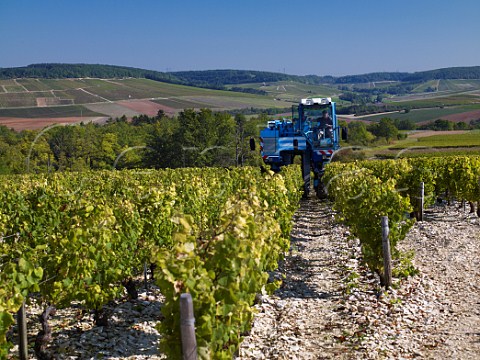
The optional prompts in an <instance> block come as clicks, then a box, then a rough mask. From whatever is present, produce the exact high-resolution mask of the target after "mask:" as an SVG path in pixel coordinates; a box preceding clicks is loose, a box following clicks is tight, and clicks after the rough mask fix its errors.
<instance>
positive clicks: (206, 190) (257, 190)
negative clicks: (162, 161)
mask: <svg viewBox="0 0 480 360" xmlns="http://www.w3.org/2000/svg"><path fill="white" fill-rule="evenodd" d="M299 174H300V171H298V169H297V168H296V167H293V168H285V170H284V171H283V172H282V174H281V175H280V174H276V175H273V174H272V173H268V174H262V173H261V172H260V170H259V169H257V168H238V169H212V168H209V169H178V170H168V169H167V170H159V171H153V170H152V171H138V170H137V171H115V172H111V171H110V172H106V171H105V172H89V173H60V174H52V175H28V176H9V177H3V178H2V182H1V184H0V204H2V205H1V207H0V235H2V234H3V238H2V241H1V242H0V283H1V284H2V287H1V288H0V358H2V357H5V356H6V355H7V354H8V350H9V348H10V347H11V344H9V343H8V342H7V339H6V333H7V331H8V329H9V328H10V327H11V325H12V324H13V322H14V321H13V316H12V315H13V314H14V313H15V312H16V311H17V310H18V309H19V307H20V306H21V304H22V302H23V301H24V300H25V299H28V294H29V293H32V292H36V293H38V295H39V296H40V298H41V300H42V301H43V303H45V304H47V303H50V304H53V305H55V306H56V307H57V308H62V307H68V306H70V304H71V303H72V302H74V301H75V302H80V303H81V304H82V305H83V306H84V307H85V308H86V309H93V310H97V311H99V310H101V308H102V306H103V305H104V304H106V303H107V302H108V301H110V300H112V299H114V298H117V297H119V296H121V294H122V293H123V291H124V290H123V287H122V282H125V281H126V280H128V279H130V278H132V277H134V276H135V275H136V274H137V273H138V270H139V269H142V267H143V264H144V263H145V262H150V263H155V264H156V265H157V274H156V275H157V283H158V285H159V286H160V289H161V291H162V293H163V294H164V295H165V297H166V300H165V304H164V306H163V308H162V312H163V314H164V315H165V320H163V321H162V323H161V324H160V325H159V330H160V331H161V332H162V340H161V347H162V350H163V351H164V353H166V354H167V356H168V357H169V358H180V351H181V350H180V332H179V331H180V326H179V321H180V316H179V307H178V303H179V296H180V294H181V293H182V292H189V293H191V294H192V297H193V301H194V311H195V316H196V319H197V320H196V328H197V342H198V352H199V355H200V357H201V358H225V359H226V358H231V357H232V354H233V353H234V352H235V351H236V349H237V348H238V344H239V342H240V338H241V334H242V333H244V332H245V331H247V330H248V329H249V327H250V326H251V320H252V311H253V310H252V309H251V305H252V303H253V300H254V298H255V295H256V294H257V293H259V292H261V291H262V290H272V289H273V288H274V287H275V286H276V285H275V284H274V283H272V284H270V283H268V271H270V270H273V269H275V268H276V267H277V265H278V260H279V259H280V258H281V257H282V256H283V254H284V253H285V251H287V250H288V247H289V233H290V229H291V226H292V224H291V219H292V214H293V212H294V211H295V210H296V208H297V207H298V202H299V199H300V196H301V193H300V190H299V189H300V188H301V176H300V175H299ZM11 235H14V236H11Z"/></svg>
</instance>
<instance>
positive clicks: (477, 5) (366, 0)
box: [0, 0, 480, 76]
mask: <svg viewBox="0 0 480 360" xmlns="http://www.w3.org/2000/svg"><path fill="white" fill-rule="evenodd" d="M479 15H480V1H478V0H459V1H446V0H416V1H413V0H395V1H393V0H383V1H380V0H363V1H362V0H337V1H336V0H330V1H324V0H317V1H315V0H310V1H296V0H290V1H287V0H237V1H228V0H223V1H220V0H218V1H217V0H197V1H193V0H184V1H182V0H169V1H164V0H156V1H154V0H135V1H134V0H132V1H122V0H117V1H114V0H81V1H77V0H75V1H74V0H0V67H15V66H25V65H28V64H32V63H39V62H62V63H94V64H112V65H124V66H132V67H139V68H144V69H151V70H159V71H180V70H214V69H240V70H261V71H274V72H285V73H287V74H298V75H305V74H316V75H334V76H339V75H349V74H363V73H369V72H376V71H407V72H415V71H423V70H432V69H438V68H443V67H451V66H477V65H480V20H479Z"/></svg>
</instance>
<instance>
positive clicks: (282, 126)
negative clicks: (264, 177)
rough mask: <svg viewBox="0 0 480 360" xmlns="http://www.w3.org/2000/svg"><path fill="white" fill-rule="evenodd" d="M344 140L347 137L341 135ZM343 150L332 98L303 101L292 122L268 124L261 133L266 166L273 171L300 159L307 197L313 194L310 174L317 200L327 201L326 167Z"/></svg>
mask: <svg viewBox="0 0 480 360" xmlns="http://www.w3.org/2000/svg"><path fill="white" fill-rule="evenodd" d="M342 137H343V138H344V139H345V137H346V133H343V132H342ZM339 148H340V128H339V126H338V122H337V115H336V112H335V102H332V100H331V98H308V99H302V100H301V101H300V103H299V104H298V105H294V106H292V117H291V119H282V120H272V121H269V122H268V124H267V127H266V128H265V129H263V130H262V131H260V151H261V155H262V158H263V161H264V162H265V164H267V165H269V166H270V168H271V169H272V170H273V171H280V169H281V167H282V166H284V165H289V164H292V163H293V159H294V157H295V155H300V156H301V159H302V161H301V163H302V174H303V180H304V196H308V194H309V192H310V186H311V184H310V182H311V180H310V177H311V171H312V170H313V174H314V182H313V185H314V189H315V191H316V193H317V196H319V197H324V196H325V191H324V185H323V183H322V181H321V179H322V175H323V172H324V166H325V164H326V163H328V162H330V160H331V158H332V155H333V153H334V152H335V151H336V150H338V149H339Z"/></svg>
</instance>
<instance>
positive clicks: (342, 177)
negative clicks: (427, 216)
mask: <svg viewBox="0 0 480 360" xmlns="http://www.w3.org/2000/svg"><path fill="white" fill-rule="evenodd" d="M336 164H337V163H335V165H336ZM332 165H333V164H331V165H329V166H328V167H327V169H326V172H325V181H326V182H327V183H328V184H329V186H328V193H329V196H330V197H331V198H332V199H334V200H335V204H334V208H335V209H337V210H338V211H339V214H340V215H339V217H340V219H341V220H343V221H344V222H345V223H346V224H347V225H348V226H349V227H350V228H351V230H352V233H353V234H355V236H357V237H358V238H359V239H360V242H361V244H362V252H363V256H364V260H365V262H366V263H367V264H368V266H369V267H370V268H371V269H372V270H373V271H376V272H377V273H379V274H383V255H382V228H381V218H382V216H388V219H389V226H390V235H389V239H390V244H391V248H392V257H393V258H395V257H398V251H397V250H396V244H397V242H398V241H400V240H402V239H403V238H404V237H405V235H406V233H407V231H408V230H409V229H410V227H411V226H412V224H413V222H412V221H411V220H408V219H405V213H409V212H410V211H411V205H410V201H409V199H408V198H405V197H402V196H401V195H400V193H399V192H398V191H397V189H396V181H395V179H394V178H391V179H389V180H386V181H385V180H382V179H380V178H379V177H377V176H375V175H373V171H372V170H368V169H361V168H358V167H356V165H355V164H352V165H349V166H348V167H345V166H332Z"/></svg>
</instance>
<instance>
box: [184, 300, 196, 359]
mask: <svg viewBox="0 0 480 360" xmlns="http://www.w3.org/2000/svg"><path fill="white" fill-rule="evenodd" d="M180 331H181V337H182V354H183V356H182V359H183V360H197V339H196V338H195V317H194V316H193V301H192V295H190V294H188V293H184V294H181V295H180Z"/></svg>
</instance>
